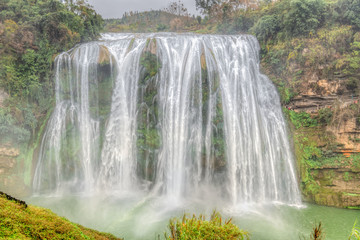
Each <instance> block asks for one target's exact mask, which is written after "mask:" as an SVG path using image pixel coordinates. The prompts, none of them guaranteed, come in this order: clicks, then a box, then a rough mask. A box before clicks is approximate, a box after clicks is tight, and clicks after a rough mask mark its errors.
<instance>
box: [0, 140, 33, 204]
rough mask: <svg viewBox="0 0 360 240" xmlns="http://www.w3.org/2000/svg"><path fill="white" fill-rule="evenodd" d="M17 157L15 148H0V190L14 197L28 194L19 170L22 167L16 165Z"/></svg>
mask: <svg viewBox="0 0 360 240" xmlns="http://www.w3.org/2000/svg"><path fill="white" fill-rule="evenodd" d="M19 155H20V151H19V149H17V148H13V147H11V146H7V145H5V146H4V145H2V146H0V189H1V191H5V192H8V193H11V194H12V195H14V196H16V197H21V196H25V195H27V194H28V193H29V189H28V187H26V186H25V184H24V179H23V176H22V174H21V171H20V170H19V169H20V168H21V167H22V166H20V165H19V164H18V158H19Z"/></svg>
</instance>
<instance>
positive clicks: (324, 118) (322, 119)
mask: <svg viewBox="0 0 360 240" xmlns="http://www.w3.org/2000/svg"><path fill="white" fill-rule="evenodd" d="M332 117H333V112H332V111H331V109H330V108H322V109H320V110H319V115H318V118H319V123H321V124H323V125H326V124H329V123H330V122H331V120H332Z"/></svg>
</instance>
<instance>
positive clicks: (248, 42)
mask: <svg viewBox="0 0 360 240" xmlns="http://www.w3.org/2000/svg"><path fill="white" fill-rule="evenodd" d="M259 62H260V60H259V45H258V42H257V40H256V38H255V37H253V36H249V35H238V36H220V35H194V34H165V33H161V34H160V33H159V34H104V35H103V37H102V40H101V41H97V42H92V43H85V44H83V45H80V46H78V47H76V48H74V49H72V50H70V51H68V52H65V53H62V54H60V55H59V56H58V57H57V58H56V65H55V85H56V87H55V92H56V106H55V109H54V112H53V114H52V116H51V118H50V120H49V122H48V124H47V127H46V130H45V133H44V136H43V140H42V144H41V147H40V153H39V159H38V162H37V166H36V170H35V175H34V180H33V189H34V192H35V193H38V194H49V193H58V194H64V192H76V193H79V192H92V191H94V192H97V191H110V192H115V191H116V192H118V193H119V194H126V193H129V192H134V191H140V192H144V193H150V192H151V193H155V194H157V195H158V196H165V197H171V198H173V199H181V198H185V199H186V198H193V197H200V196H201V195H202V194H203V193H204V192H206V191H213V192H215V193H216V194H218V195H219V196H221V198H224V199H226V200H228V201H230V202H231V204H241V203H269V202H280V203H285V204H299V203H300V202H301V198H300V192H299V188H298V184H297V178H296V173H295V170H294V159H293V155H292V152H291V147H290V145H289V141H288V134H287V130H286V123H285V120H284V117H283V115H282V111H281V106H280V100H279V96H278V93H277V91H276V88H275V86H274V85H273V84H272V82H271V81H270V80H269V79H268V78H267V77H266V76H265V75H263V74H261V73H260V70H259V68H260V67H259Z"/></svg>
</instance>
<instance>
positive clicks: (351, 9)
mask: <svg viewBox="0 0 360 240" xmlns="http://www.w3.org/2000/svg"><path fill="white" fill-rule="evenodd" d="M336 7H337V12H338V14H339V18H340V21H342V22H343V23H344V24H351V25H353V26H355V28H357V29H360V0H340V1H338V2H337V6H336Z"/></svg>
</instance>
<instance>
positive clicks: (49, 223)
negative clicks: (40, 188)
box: [0, 192, 120, 240]
mask: <svg viewBox="0 0 360 240" xmlns="http://www.w3.org/2000/svg"><path fill="white" fill-rule="evenodd" d="M0 239H16V240H20V239H54V240H56V239H58V240H62V239H86V240H93V239H94V240H120V238H116V237H115V236H113V235H111V234H108V233H101V232H98V231H95V230H92V229H89V228H85V227H83V226H81V225H78V224H75V223H72V222H70V221H68V220H67V219H65V218H62V217H59V216H57V215H56V214H55V213H53V212H51V211H50V210H47V209H44V208H39V207H34V206H29V205H27V204H26V203H25V202H24V201H21V200H18V199H16V198H13V197H11V196H9V195H7V194H5V193H2V192H0Z"/></svg>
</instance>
